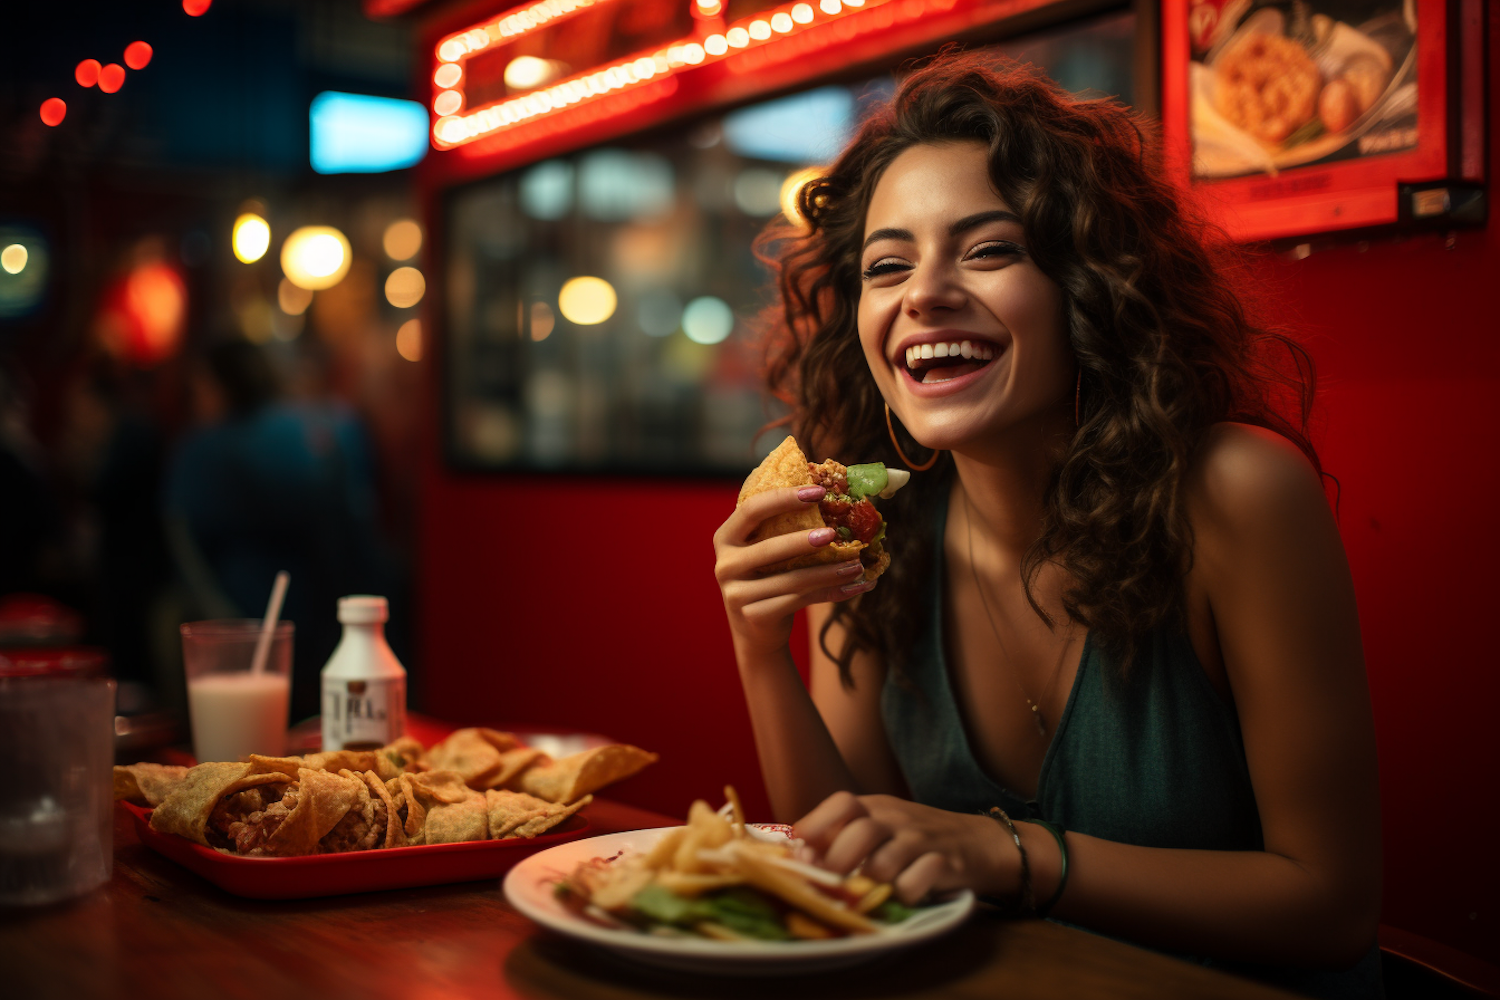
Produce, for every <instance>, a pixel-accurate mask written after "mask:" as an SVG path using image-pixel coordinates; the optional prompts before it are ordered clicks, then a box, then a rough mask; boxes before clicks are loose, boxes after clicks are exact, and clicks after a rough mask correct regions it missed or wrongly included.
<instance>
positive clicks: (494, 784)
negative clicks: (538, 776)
mask: <svg viewBox="0 0 1500 1000" xmlns="http://www.w3.org/2000/svg"><path fill="white" fill-rule="evenodd" d="M546 756H547V755H546V754H544V753H542V751H540V750H538V749H537V748H536V747H516V748H515V749H514V750H507V751H505V752H504V753H502V754H501V755H500V770H498V771H496V772H495V773H494V775H493V776H491V778H490V780H489V785H488V787H490V788H503V787H504V786H506V785H509V784H510V783H511V782H513V781H515V780H516V776H517V775H519V774H520V773H521V772H522V771H524V770H526V769H527V768H528V767H530V766H531V765H533V764H535V763H536V762H537V761H539V760H541V759H542V758H544V757H546Z"/></svg>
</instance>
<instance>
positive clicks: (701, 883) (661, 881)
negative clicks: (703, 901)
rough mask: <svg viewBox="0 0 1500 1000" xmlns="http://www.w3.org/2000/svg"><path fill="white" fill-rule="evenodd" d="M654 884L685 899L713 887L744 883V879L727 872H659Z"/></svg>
mask: <svg viewBox="0 0 1500 1000" xmlns="http://www.w3.org/2000/svg"><path fill="white" fill-rule="evenodd" d="M656 884H657V885H659V886H661V887H662V888H663V889H667V890H669V891H671V892H675V893H677V895H679V896H682V897H684V898H687V899H692V898H695V897H697V896H701V895H703V894H704V893H705V892H712V891H713V890H715V889H728V888H730V887H731V886H736V885H744V884H745V880H744V878H743V877H741V876H739V875H735V874H733V873H727V874H724V875H696V874H688V873H687V872H659V873H657V876H656Z"/></svg>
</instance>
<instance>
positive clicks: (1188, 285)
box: [759, 52, 1317, 684]
mask: <svg viewBox="0 0 1500 1000" xmlns="http://www.w3.org/2000/svg"><path fill="white" fill-rule="evenodd" d="M954 142H979V143H983V144H984V145H985V147H986V148H987V149H988V151H989V173H990V180H991V182H992V183H993V184H994V186H995V190H996V191H997V192H998V193H999V194H1000V196H1001V197H1002V198H1003V199H1004V200H1005V201H1006V202H1007V203H1008V204H1009V205H1010V207H1011V208H1012V209H1013V210H1014V211H1016V212H1017V214H1018V215H1020V217H1021V220H1022V224H1023V227H1024V230H1025V233H1026V236H1027V240H1028V246H1029V248H1030V251H1031V256H1032V259H1033V260H1034V261H1035V262H1036V264H1037V266H1038V267H1039V268H1040V269H1041V270H1042V271H1043V273H1045V274H1046V275H1047V276H1048V277H1050V278H1051V279H1052V280H1053V281H1055V282H1056V283H1057V285H1058V286H1059V287H1060V288H1061V289H1062V292H1063V295H1064V299H1065V316H1066V323H1067V331H1068V337H1069V341H1070V344H1071V347H1072V351H1073V354H1074V357H1075V358H1076V360H1077V364H1078V369H1079V373H1080V374H1079V378H1080V398H1081V412H1080V417H1079V426H1078V428H1077V430H1076V431H1075V432H1074V434H1073V436H1072V439H1071V440H1070V441H1069V442H1068V443H1067V445H1066V447H1065V449H1064V450H1063V452H1062V453H1061V455H1060V457H1059V460H1058V461H1057V463H1056V466H1055V469H1054V472H1053V474H1052V477H1051V481H1050V482H1049V484H1048V485H1047V488H1046V492H1045V495H1044V498H1043V510H1044V514H1043V519H1042V524H1041V531H1040V533H1039V535H1038V537H1037V538H1036V540H1035V542H1034V543H1033V544H1032V546H1031V548H1030V550H1029V551H1028V552H1027V554H1026V556H1025V558H1024V560H1023V562H1022V566H1021V575H1022V580H1023V583H1024V585H1025V592H1026V596H1027V599H1028V600H1029V601H1030V602H1031V606H1032V608H1033V609H1034V610H1035V611H1036V613H1037V614H1038V615H1040V616H1041V617H1042V618H1043V619H1044V620H1046V621H1047V622H1048V623H1049V624H1051V619H1050V618H1049V617H1048V615H1047V614H1046V613H1045V612H1044V611H1043V610H1042V608H1041V605H1040V603H1039V602H1038V601H1037V599H1036V596H1035V594H1034V591H1033V587H1034V585H1035V582H1036V579H1037V575H1038V573H1039V572H1040V570H1041V569H1042V567H1043V566H1044V565H1045V564H1047V563H1049V562H1053V563H1057V564H1059V565H1060V566H1061V567H1062V568H1063V569H1064V570H1065V571H1066V572H1067V574H1068V577H1069V579H1070V581H1071V582H1070V585H1069V586H1068V588H1067V589H1066V591H1065V593H1064V595H1063V607H1064V609H1065V611H1066V613H1067V614H1068V615H1069V616H1070V617H1071V618H1072V619H1073V620H1075V621H1077V622H1080V623H1082V624H1084V625H1086V626H1087V627H1088V628H1089V629H1090V630H1091V632H1092V634H1093V637H1094V640H1095V642H1096V643H1098V644H1100V645H1101V646H1102V647H1103V648H1104V649H1105V650H1106V651H1108V652H1110V653H1111V655H1112V658H1113V659H1114V660H1115V662H1116V663H1117V664H1118V665H1119V668H1120V670H1121V671H1122V672H1123V671H1127V670H1128V667H1129V665H1130V663H1131V662H1132V660H1133V658H1134V655H1135V653H1136V651H1137V649H1138V648H1140V644H1141V640H1142V638H1143V637H1144V636H1145V635H1146V634H1147V633H1149V632H1150V631H1152V630H1154V629H1156V628H1159V627H1162V626H1164V625H1166V626H1175V627H1180V625H1181V610H1182V600H1183V579H1184V575H1185V573H1186V571H1187V568H1188V567H1190V566H1191V560H1192V543H1193V539H1192V529H1191V526H1190V525H1189V523H1188V519H1187V514H1186V511H1185V509H1184V503H1183V495H1182V494H1183V480H1184V478H1185V476H1186V475H1187V473H1188V471H1189V470H1190V469H1191V467H1192V465H1193V462H1194V460H1195V457H1196V454H1197V452H1198V449H1199V448H1200V446H1201V445H1202V443H1203V441H1204V440H1205V435H1206V432H1207V431H1208V429H1209V428H1210V426H1211V425H1213V424H1215V423H1217V422H1220V421H1238V422H1243V423H1248V424H1255V425H1259V426H1262V427H1266V428H1270V429H1272V430H1274V431H1276V432H1278V433H1280V434H1283V435H1285V436H1286V437H1288V438H1290V439H1291V440H1292V441H1294V442H1295V443H1296V444H1297V445H1298V446H1299V447H1300V448H1301V449H1302V450H1303V451H1304V452H1305V453H1306V454H1307V455H1308V457H1309V459H1311V460H1312V462H1313V464H1314V466H1315V467H1316V466H1317V456H1316V453H1315V452H1314V451H1313V448H1312V446H1311V444H1310V442H1309V440H1308V434H1307V420H1308V414H1309V409H1310V406H1311V401H1312V391H1313V370H1312V363H1311V359H1310V358H1309V357H1308V355H1307V354H1306V352H1305V351H1303V350H1302V349H1301V348H1300V347H1299V346H1298V345H1297V344H1296V343H1294V342H1293V341H1292V340H1290V339H1289V338H1287V337H1286V336H1284V335H1282V334H1280V333H1277V332H1274V331H1272V330H1269V329H1266V328H1264V327H1262V326H1258V325H1257V324H1256V323H1255V322H1253V321H1252V319H1251V318H1250V316H1249V313H1248V310H1247V308H1246V306H1245V304H1244V302H1243V301H1242V299H1241V296H1240V295H1239V294H1237V292H1236V290H1235V288H1234V283H1233V282H1232V281H1231V280H1230V279H1231V276H1232V274H1233V272H1234V270H1235V269H1236V268H1237V267H1238V265H1239V264H1240V263H1241V262H1242V259H1243V258H1242V256H1241V254H1240V252H1239V251H1238V250H1236V248H1234V247H1233V246H1232V245H1231V244H1230V243H1229V241H1228V240H1227V239H1226V238H1225V237H1224V235H1223V234H1222V232H1220V231H1219V230H1217V229H1216V228H1215V227H1213V226H1211V225H1210V224H1208V223H1207V222H1206V221H1205V220H1204V219H1203V218H1202V217H1201V216H1200V215H1199V214H1198V213H1197V212H1195V211H1194V210H1192V209H1191V208H1190V207H1189V206H1188V205H1186V204H1185V203H1184V200H1183V195H1182V192H1181V191H1180V190H1179V188H1177V187H1176V186H1174V185H1173V184H1172V183H1171V182H1170V181H1169V180H1167V179H1166V178H1165V176H1164V173H1163V170H1162V164H1161V158H1160V151H1159V146H1158V144H1157V142H1156V140H1155V136H1154V132H1153V130H1152V129H1151V127H1150V126H1149V125H1148V124H1147V123H1145V122H1144V121H1143V120H1141V119H1140V118H1139V117H1137V116H1136V115H1135V114H1134V113H1133V112H1131V111H1130V110H1129V109H1127V108H1125V107H1124V106H1122V105H1120V104H1119V103H1117V102H1114V101H1104V100H1099V101H1085V100H1078V99H1076V98H1074V97H1072V96H1070V95H1068V94H1067V93H1066V92H1064V91H1062V90H1061V89H1060V88H1059V87H1057V86H1056V85H1055V84H1053V83H1051V82H1050V81H1048V80H1046V79H1045V78H1043V77H1042V76H1040V75H1039V74H1037V73H1036V72H1034V71H1032V70H1030V69H1029V68H1017V67H1014V66H1008V67H1005V68H1003V69H1000V70H996V69H994V68H993V67H992V64H989V63H986V62H985V61H983V60H982V59H981V58H980V57H978V56H976V55H971V54H955V53H951V52H949V53H944V54H942V55H940V56H939V57H937V58H936V59H934V60H933V61H931V62H929V63H928V64H927V65H925V66H923V67H920V68H918V69H917V70H915V71H914V72H913V73H911V74H910V75H909V76H908V77H907V78H906V79H905V80H904V82H903V83H902V84H901V86H900V88H899V90H898V92H897V94H896V95H895V97H894V98H893V100H892V101H891V102H890V104H889V105H887V106H884V107H882V108H880V109H878V110H877V111H876V112H875V113H874V114H872V115H871V116H870V117H868V118H867V119H866V120H865V121H864V123H863V125H862V126H861V127H860V129H859V131H858V133H857V135H856V136H855V138H854V140H853V141H852V142H851V143H850V145H849V146H848V148H847V149H846V150H845V151H844V152H843V154H842V155H840V156H839V157H838V159H837V160H836V161H835V162H834V163H833V165H832V166H831V167H829V168H828V169H827V171H826V172H825V173H824V175H823V176H821V177H819V178H817V179H815V180H813V181H811V182H810V183H808V184H807V185H806V186H805V187H804V188H803V189H802V190H801V192H800V195H799V199H798V207H799V210H800V213H801V215H802V216H803V217H804V219H805V223H799V224H793V223H790V222H781V223H778V224H776V225H775V226H773V228H771V229H769V230H768V231H767V232H766V233H765V234H764V236H763V237H762V240H761V242H760V244H759V248H760V252H761V254H762V257H763V259H764V260H765V261H766V262H767V263H768V264H769V265H771V266H772V268H773V272H774V273H775V275H776V282H777V287H778V290H779V292H780V298H779V303H778V304H777V305H775V306H773V307H771V309H769V310H768V311H767V314H766V315H765V317H764V318H763V322H764V323H765V325H766V328H767V329H766V332H767V334H768V339H767V344H766V349H767V353H766V362H767V366H766V376H767V384H768V386H769V387H770V389H771V391H772V393H773V394H774V395H776V396H777V397H778V398H780V399H781V400H782V401H783V402H785V403H787V404H789V405H790V407H791V416H790V417H789V418H787V420H788V421H789V422H790V423H791V425H792V429H793V432H794V433H795V434H796V435H797V437H798V438H799V440H801V441H802V443H803V445H804V447H805V449H806V450H807V452H808V454H809V456H813V455H817V456H824V455H830V454H833V455H841V456H845V457H847V458H848V459H849V460H852V461H872V460H876V459H879V460H883V461H885V462H886V463H888V464H897V465H902V464H905V463H903V462H901V460H900V459H899V458H898V456H897V454H896V451H895V449H894V448H893V447H892V444H891V440H890V438H889V436H888V435H887V432H886V425H885V419H884V414H883V404H884V400H883V399H882V397H881V395H880V392H879V390H878V388H877V387H876V384H875V381H874V378H873V377H872V376H871V374H870V372H869V369H868V367H867V364H866V361H865V357H864V353H863V351H862V349H861V347H860V341H859V336H858V331H857V327H856V310H857V307H858V302H859V297H860V288H861V282H860V271H859V268H860V250H861V242H862V240H863V238H864V225H865V213H866V209H867V207H868V206H869V203H870V198H871V195H872V193H873V192H874V189H875V186H876V184H877V183H878V182H879V180H880V178H881V175H882V174H883V173H884V171H885V169H886V168H887V167H888V166H889V165H890V164H891V162H892V161H893V160H895V158H896V157H897V156H898V155H900V154H901V153H902V152H903V151H905V150H907V149H909V148H911V147H913V146H917V145H923V144H944V143H954ZM903 447H904V448H905V449H906V451H907V453H908V454H909V455H912V456H913V457H914V458H916V457H917V456H919V455H921V454H924V451H923V450H922V449H920V448H919V447H913V445H912V444H909V443H908V444H903ZM952 476H953V464H952V462H951V461H947V460H944V461H942V462H940V463H939V464H938V466H937V467H936V468H935V469H934V470H933V471H931V472H928V473H925V474H921V473H919V474H917V475H916V476H914V477H913V483H912V485H911V486H909V487H907V488H906V489H904V490H902V491H901V492H900V493H898V494H897V495H896V497H895V498H894V499H893V500H892V501H890V502H889V503H887V504H886V508H887V511H886V512H887V518H888V520H889V521H890V522H891V523H892V530H891V533H890V535H889V536H888V538H887V542H886V544H887V545H888V546H889V547H890V549H891V550H892V553H891V554H892V562H891V568H890V569H889V571H888V572H887V574H886V579H885V580H884V581H882V585H881V586H880V587H877V588H876V589H875V590H873V591H871V592H869V593H867V594H865V595H864V596H863V597H862V598H861V599H860V600H859V601H857V602H846V603H841V604H837V605H835V606H834V612H833V614H832V615H831V616H830V619H829V624H830V625H831V624H832V623H833V622H836V621H843V622H845V624H846V629H847V634H848V642H846V643H845V645H844V648H843V649H841V650H839V651H838V652H837V654H835V653H833V652H831V651H829V650H828V648H827V645H826V637H827V629H826V628H825V630H824V633H823V636H822V637H821V639H822V641H823V642H824V647H823V648H824V650H825V652H828V653H829V655H830V656H831V657H832V658H833V659H834V660H835V661H836V662H837V663H838V665H839V669H840V672H841V674H842V676H843V679H844V683H845V684H850V683H852V682H851V680H850V673H849V664H850V661H851V659H852V657H853V656H854V654H855V653H856V652H857V651H858V650H861V649H869V650H873V651H875V652H877V653H878V654H881V655H882V656H883V657H884V659H885V662H886V663H887V665H888V667H889V669H891V670H892V671H893V672H894V675H895V677H896V678H897V679H898V680H901V679H903V664H902V660H903V656H902V653H903V652H904V651H905V650H907V649H909V647H910V645H911V643H912V641H913V640H914V639H915V637H916V632H917V630H918V627H919V625H920V616H919V615H913V614H912V613H911V610H910V609H912V608H914V607H922V606H924V602H923V600H922V599H921V597H920V594H921V593H922V592H923V591H924V588H925V587H926V586H927V583H928V576H929V574H930V572H931V568H932V562H933V559H932V556H933V542H934V539H933V537H932V532H933V524H932V518H931V516H930V512H931V511H932V509H933V504H934V503H944V502H946V498H947V496H948V490H949V488H950V486H951V483H952Z"/></svg>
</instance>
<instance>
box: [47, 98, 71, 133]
mask: <svg viewBox="0 0 1500 1000" xmlns="http://www.w3.org/2000/svg"><path fill="white" fill-rule="evenodd" d="M67 116H68V106H67V104H65V103H63V99H62V98H61V97H49V98H47V99H46V100H45V101H43V102H42V124H43V125H47V126H57V125H61V124H62V120H63V119H64V118H66V117H67Z"/></svg>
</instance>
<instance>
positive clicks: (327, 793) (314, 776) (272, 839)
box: [265, 767, 369, 858]
mask: <svg viewBox="0 0 1500 1000" xmlns="http://www.w3.org/2000/svg"><path fill="white" fill-rule="evenodd" d="M297 783H298V786H299V787H298V791H297V805H296V807H295V808H293V809H292V811H291V812H290V813H289V814H288V815H287V818H286V819H285V820H284V821H283V822H282V824H281V825H280V826H278V827H277V828H276V831H275V832H274V833H272V834H271V835H270V836H269V837H267V838H266V844H265V852H266V853H267V854H269V855H272V856H274V857H278V858H297V857H302V856H303V855H307V854H317V853H318V841H320V840H322V839H323V838H324V837H325V836H327V835H328V831H330V830H332V829H333V828H334V826H336V825H337V824H338V821H339V820H341V819H343V818H344V814H345V813H347V812H348V811H349V810H350V809H353V808H354V807H355V806H357V805H358V804H359V802H360V796H361V794H363V795H364V796H366V797H368V796H369V791H368V789H366V788H365V785H364V782H362V781H360V780H359V779H357V778H353V777H345V776H344V775H341V774H334V773H333V772H331V771H318V770H315V769H313V768H310V767H304V768H302V769H301V770H300V771H298V772H297Z"/></svg>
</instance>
